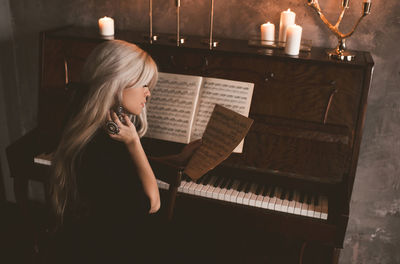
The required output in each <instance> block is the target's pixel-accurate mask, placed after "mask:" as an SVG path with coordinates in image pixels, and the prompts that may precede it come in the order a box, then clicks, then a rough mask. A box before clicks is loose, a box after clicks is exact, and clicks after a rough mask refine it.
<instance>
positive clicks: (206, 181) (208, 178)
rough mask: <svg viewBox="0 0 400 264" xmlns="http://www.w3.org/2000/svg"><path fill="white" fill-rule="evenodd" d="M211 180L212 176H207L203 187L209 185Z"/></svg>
mask: <svg viewBox="0 0 400 264" xmlns="http://www.w3.org/2000/svg"><path fill="white" fill-rule="evenodd" d="M210 180H211V174H206V176H205V179H204V182H203V185H207V184H208V183H209V182H210Z"/></svg>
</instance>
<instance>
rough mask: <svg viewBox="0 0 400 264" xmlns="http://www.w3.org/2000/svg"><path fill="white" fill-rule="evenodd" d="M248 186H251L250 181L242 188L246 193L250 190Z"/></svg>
mask: <svg viewBox="0 0 400 264" xmlns="http://www.w3.org/2000/svg"><path fill="white" fill-rule="evenodd" d="M250 187H251V182H248V183H247V185H246V188H245V189H244V192H245V193H248V192H249V191H250Z"/></svg>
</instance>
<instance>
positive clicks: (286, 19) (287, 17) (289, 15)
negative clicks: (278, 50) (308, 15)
mask: <svg viewBox="0 0 400 264" xmlns="http://www.w3.org/2000/svg"><path fill="white" fill-rule="evenodd" d="M295 18H296V14H295V13H294V12H292V11H290V8H289V9H288V10H286V11H283V12H282V13H281V20H280V22H279V41H281V42H286V29H287V27H288V26H290V25H293V24H294V20H295Z"/></svg>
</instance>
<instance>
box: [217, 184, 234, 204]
mask: <svg viewBox="0 0 400 264" xmlns="http://www.w3.org/2000/svg"><path fill="white" fill-rule="evenodd" d="M230 181H231V179H227V180H226V182H223V183H224V186H221V190H220V191H219V193H218V199H219V200H224V197H225V193H226V191H227V190H228V189H227V187H228V184H229V183H230Z"/></svg>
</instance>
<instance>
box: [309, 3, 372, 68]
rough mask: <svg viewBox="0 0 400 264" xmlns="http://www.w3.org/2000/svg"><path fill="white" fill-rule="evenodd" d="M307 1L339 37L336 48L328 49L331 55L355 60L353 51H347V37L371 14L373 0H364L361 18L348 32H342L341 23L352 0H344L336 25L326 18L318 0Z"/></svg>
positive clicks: (336, 57)
mask: <svg viewBox="0 0 400 264" xmlns="http://www.w3.org/2000/svg"><path fill="white" fill-rule="evenodd" d="M307 1H308V5H309V6H310V7H312V8H313V9H314V10H315V11H316V12H317V14H318V15H319V17H320V18H321V20H322V22H324V24H325V25H327V26H328V28H329V30H330V31H332V33H333V34H335V35H336V37H337V39H338V45H337V46H336V48H335V49H334V50H329V51H327V53H328V55H329V57H331V58H335V59H339V60H347V61H351V60H353V59H354V58H355V54H354V53H351V52H349V51H346V38H348V37H350V36H351V35H353V33H354V31H355V30H356V28H357V26H358V24H360V22H361V20H362V19H363V18H364V17H365V16H367V15H369V14H370V12H371V0H364V2H363V13H362V14H361V16H360V18H359V19H358V20H357V23H356V24H355V25H354V27H353V29H352V30H351V31H350V32H348V33H346V34H344V33H342V32H340V30H339V25H340V22H341V21H342V19H343V16H344V13H345V12H346V9H348V8H349V1H350V0H342V11H341V13H340V16H339V18H338V20H337V22H336V24H335V25H332V24H331V23H330V22H329V21H328V19H326V17H325V16H324V14H323V13H322V10H321V7H320V6H319V3H318V0H307Z"/></svg>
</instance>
